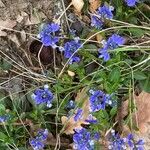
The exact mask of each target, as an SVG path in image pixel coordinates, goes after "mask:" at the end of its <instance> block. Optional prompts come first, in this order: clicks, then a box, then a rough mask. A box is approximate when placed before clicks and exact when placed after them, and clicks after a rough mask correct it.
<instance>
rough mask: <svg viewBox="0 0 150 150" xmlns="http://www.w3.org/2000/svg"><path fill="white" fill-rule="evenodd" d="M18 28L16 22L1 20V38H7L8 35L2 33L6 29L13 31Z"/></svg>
mask: <svg viewBox="0 0 150 150" xmlns="http://www.w3.org/2000/svg"><path fill="white" fill-rule="evenodd" d="M15 26H16V21H14V20H5V21H3V20H0V36H7V33H6V32H4V31H2V30H4V29H12V28H13V27H15Z"/></svg>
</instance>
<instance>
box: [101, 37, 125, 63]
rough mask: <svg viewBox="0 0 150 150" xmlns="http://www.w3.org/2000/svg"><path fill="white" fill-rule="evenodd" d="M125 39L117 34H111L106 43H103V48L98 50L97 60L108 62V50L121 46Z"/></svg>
mask: <svg viewBox="0 0 150 150" xmlns="http://www.w3.org/2000/svg"><path fill="white" fill-rule="evenodd" d="M124 42H125V39H124V38H123V37H121V36H119V35H117V34H113V35H112V36H111V37H109V38H108V40H107V41H103V48H101V49H99V54H100V55H99V58H103V59H104V61H108V60H109V59H110V54H109V53H108V50H113V49H115V48H117V47H119V46H121V45H123V44H124Z"/></svg>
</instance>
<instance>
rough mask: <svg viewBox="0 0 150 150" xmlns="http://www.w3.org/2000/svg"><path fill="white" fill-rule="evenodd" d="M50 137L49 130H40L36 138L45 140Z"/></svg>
mask: <svg viewBox="0 0 150 150" xmlns="http://www.w3.org/2000/svg"><path fill="white" fill-rule="evenodd" d="M47 137H48V130H47V129H45V130H40V131H38V133H37V136H36V139H38V140H40V141H45V140H46V139H47Z"/></svg>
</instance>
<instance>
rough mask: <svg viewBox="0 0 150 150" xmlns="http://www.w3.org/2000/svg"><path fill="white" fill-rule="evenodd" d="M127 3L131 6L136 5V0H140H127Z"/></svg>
mask: <svg viewBox="0 0 150 150" xmlns="http://www.w3.org/2000/svg"><path fill="white" fill-rule="evenodd" d="M125 1H126V3H127V5H128V6H130V7H134V6H135V4H136V2H138V0H125Z"/></svg>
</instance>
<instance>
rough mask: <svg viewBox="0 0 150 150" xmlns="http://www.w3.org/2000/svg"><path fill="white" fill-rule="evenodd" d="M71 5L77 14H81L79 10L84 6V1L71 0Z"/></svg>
mask: <svg viewBox="0 0 150 150" xmlns="http://www.w3.org/2000/svg"><path fill="white" fill-rule="evenodd" d="M72 5H73V6H74V8H75V10H76V11H77V13H81V10H82V8H83V6H84V1H83V0H72Z"/></svg>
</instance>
